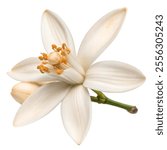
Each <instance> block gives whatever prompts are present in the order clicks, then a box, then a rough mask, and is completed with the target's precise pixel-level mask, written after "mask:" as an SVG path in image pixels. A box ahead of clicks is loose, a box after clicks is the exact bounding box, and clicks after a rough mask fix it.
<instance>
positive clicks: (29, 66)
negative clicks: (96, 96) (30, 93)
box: [8, 57, 83, 84]
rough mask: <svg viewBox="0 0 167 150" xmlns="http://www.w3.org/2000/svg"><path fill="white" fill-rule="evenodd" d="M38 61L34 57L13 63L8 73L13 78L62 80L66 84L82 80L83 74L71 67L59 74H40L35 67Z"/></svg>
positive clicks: (42, 81) (20, 79)
mask: <svg viewBox="0 0 167 150" xmlns="http://www.w3.org/2000/svg"><path fill="white" fill-rule="evenodd" d="M40 63H41V62H40V61H39V60H38V59H37V58H35V57H31V58H27V59H25V60H23V61H21V62H20V63H18V64H17V65H15V66H14V67H13V69H12V71H11V72H9V73H8V75H9V76H10V77H12V78H14V79H15V80H19V81H26V82H37V83H46V82H56V81H62V82H66V83H68V84H76V83H81V82H82V81H83V76H82V75H81V74H80V73H78V72H77V71H76V70H75V69H73V68H72V67H70V68H68V69H66V70H65V71H64V72H63V73H62V74H61V75H57V74H55V73H43V74H42V73H41V72H40V71H39V70H38V69H37V66H38V65H39V64H40Z"/></svg>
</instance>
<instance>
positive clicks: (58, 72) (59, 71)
mask: <svg viewBox="0 0 167 150" xmlns="http://www.w3.org/2000/svg"><path fill="white" fill-rule="evenodd" d="M55 72H56V73H57V74H59V75H60V74H62V73H63V69H60V68H56V69H55Z"/></svg>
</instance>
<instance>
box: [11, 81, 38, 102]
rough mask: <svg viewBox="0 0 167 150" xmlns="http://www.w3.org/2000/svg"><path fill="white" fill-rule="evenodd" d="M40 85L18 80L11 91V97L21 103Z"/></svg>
mask: <svg viewBox="0 0 167 150" xmlns="http://www.w3.org/2000/svg"><path fill="white" fill-rule="evenodd" d="M39 87H40V85H38V84H36V83H30V82H20V83H18V84H16V85H15V86H14V87H13V88H12V91H11V95H12V96H13V98H14V99H15V100H16V101H17V102H19V103H20V104H22V103H23V102H24V101H25V100H26V99H27V98H28V97H29V96H30V95H31V94H32V93H33V92H34V91H35V90H36V89H38V88H39Z"/></svg>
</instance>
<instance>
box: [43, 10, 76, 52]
mask: <svg viewBox="0 0 167 150" xmlns="http://www.w3.org/2000/svg"><path fill="white" fill-rule="evenodd" d="M41 30H42V40H43V44H44V47H45V49H46V51H47V52H49V53H50V52H52V49H51V45H52V44H56V45H61V44H62V43H66V44H67V46H68V47H69V48H70V49H71V51H72V53H73V54H75V47H74V42H73V39H72V36H71V33H70V31H69V29H68V27H67V26H66V24H65V23H64V21H63V20H62V19H61V18H60V17H59V16H58V15H56V14H55V13H53V12H52V11H49V10H45V11H44V13H43V16H42V21H41Z"/></svg>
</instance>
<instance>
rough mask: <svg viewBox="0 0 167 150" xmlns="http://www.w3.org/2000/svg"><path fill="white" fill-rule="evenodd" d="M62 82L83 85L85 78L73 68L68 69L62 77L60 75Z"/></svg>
mask: <svg viewBox="0 0 167 150" xmlns="http://www.w3.org/2000/svg"><path fill="white" fill-rule="evenodd" d="M59 76H60V77H61V79H59V80H60V81H64V82H66V83H68V84H80V83H83V81H84V77H83V76H82V75H81V74H80V73H79V72H77V71H76V70H75V69H73V68H68V69H66V70H65V71H64V72H63V73H62V74H61V75H59Z"/></svg>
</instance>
